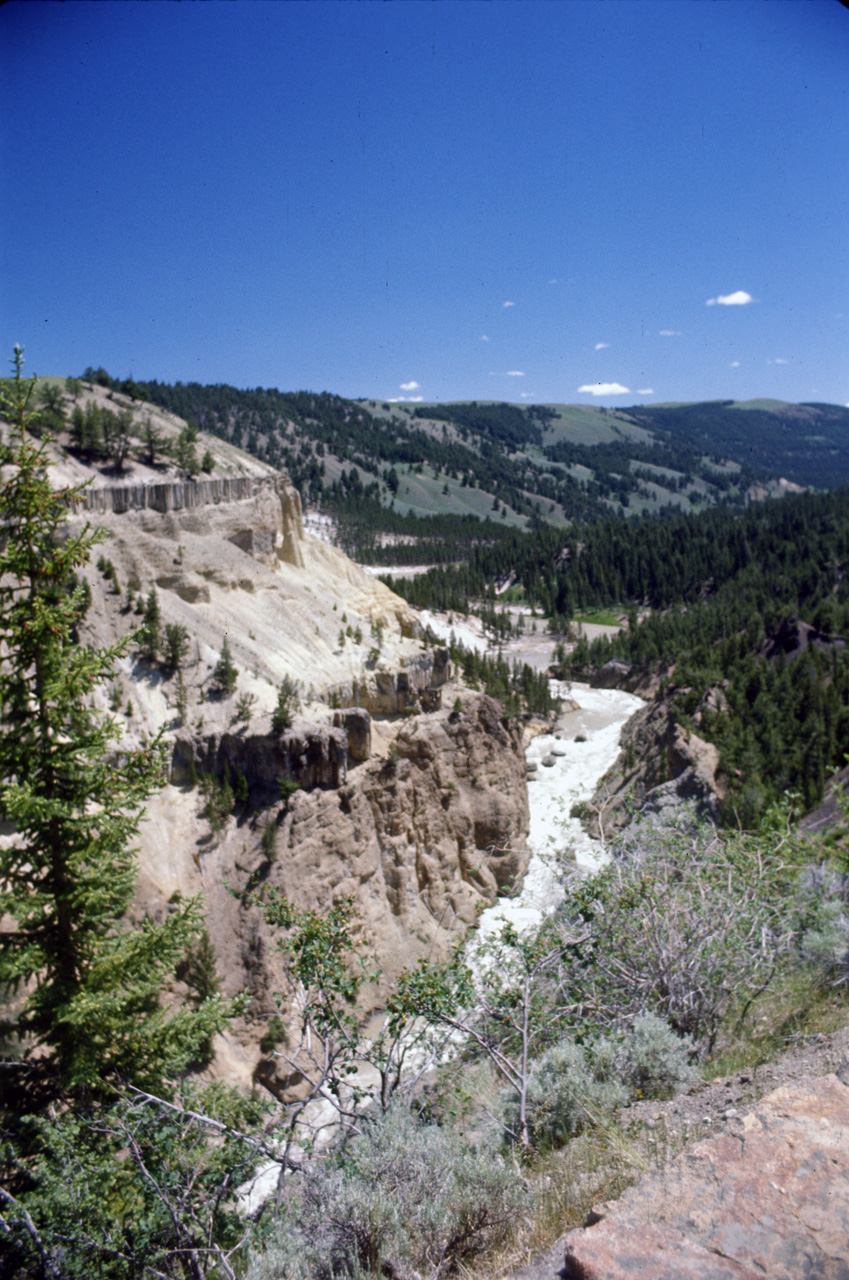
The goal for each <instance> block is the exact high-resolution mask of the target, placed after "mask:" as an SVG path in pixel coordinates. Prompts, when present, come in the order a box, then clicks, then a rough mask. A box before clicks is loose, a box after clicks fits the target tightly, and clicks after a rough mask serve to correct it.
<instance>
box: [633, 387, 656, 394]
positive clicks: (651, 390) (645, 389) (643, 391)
mask: <svg viewBox="0 0 849 1280" xmlns="http://www.w3.org/2000/svg"><path fill="white" fill-rule="evenodd" d="M637 395H638V396H653V395H654V387H642V388H641V389H640V390H639V391H638V392H637Z"/></svg>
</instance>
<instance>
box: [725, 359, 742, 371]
mask: <svg viewBox="0 0 849 1280" xmlns="http://www.w3.org/2000/svg"><path fill="white" fill-rule="evenodd" d="M728 368H729V369H739V368H740V361H739V360H732V361H731V363H730V365H729V366H728Z"/></svg>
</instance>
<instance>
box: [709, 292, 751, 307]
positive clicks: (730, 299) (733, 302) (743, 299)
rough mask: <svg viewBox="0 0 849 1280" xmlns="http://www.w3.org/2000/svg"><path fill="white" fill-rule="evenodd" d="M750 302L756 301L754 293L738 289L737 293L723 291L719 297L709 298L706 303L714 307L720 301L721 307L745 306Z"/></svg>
mask: <svg viewBox="0 0 849 1280" xmlns="http://www.w3.org/2000/svg"><path fill="white" fill-rule="evenodd" d="M750 302H754V298H753V297H752V295H751V294H750V293H746V290H745V289H738V290H737V291H736V292H735V293H721V294H720V295H719V297H718V298H708V300H707V302H706V304H705V305H706V306H708V307H713V306H715V305H716V304H717V303H718V304H719V305H720V306H721V307H745V306H747V305H748V303H750Z"/></svg>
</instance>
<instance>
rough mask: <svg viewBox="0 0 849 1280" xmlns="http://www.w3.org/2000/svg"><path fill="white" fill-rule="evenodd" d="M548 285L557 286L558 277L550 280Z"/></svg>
mask: <svg viewBox="0 0 849 1280" xmlns="http://www.w3.org/2000/svg"><path fill="white" fill-rule="evenodd" d="M548 283H549V284H557V276H555V277H554V279H553V280H549V282H548Z"/></svg>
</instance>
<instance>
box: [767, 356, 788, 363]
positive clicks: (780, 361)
mask: <svg viewBox="0 0 849 1280" xmlns="http://www.w3.org/2000/svg"><path fill="white" fill-rule="evenodd" d="M789 363H790V361H789V360H783V359H782V358H781V356H776V357H775V359H774V360H767V364H789Z"/></svg>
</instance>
